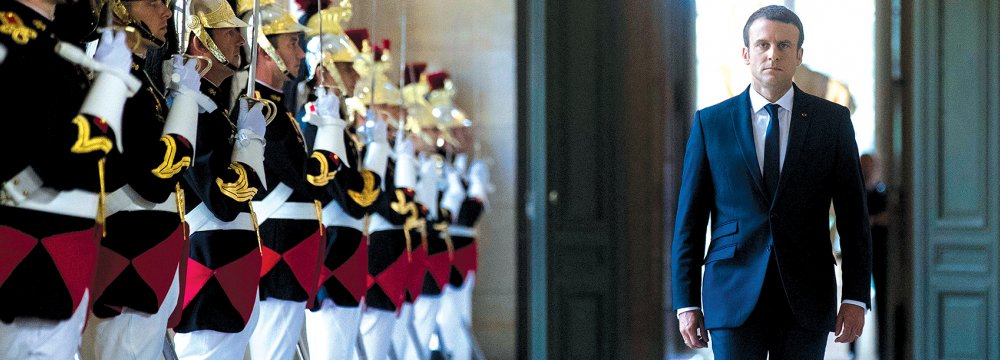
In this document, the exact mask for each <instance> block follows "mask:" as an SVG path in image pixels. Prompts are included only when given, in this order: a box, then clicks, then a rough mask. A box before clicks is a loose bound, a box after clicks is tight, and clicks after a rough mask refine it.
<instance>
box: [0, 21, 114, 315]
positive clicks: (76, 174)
mask: <svg viewBox="0 0 1000 360" xmlns="http://www.w3.org/2000/svg"><path fill="white" fill-rule="evenodd" d="M52 27H53V23H52V21H49V20H48V19H46V18H45V17H43V16H42V15H41V14H39V13H37V12H35V11H34V10H32V9H30V8H28V7H26V6H24V5H22V4H21V3H19V2H17V1H3V2H0V44H3V46H4V47H6V48H7V57H6V59H5V60H4V62H3V63H2V64H0V79H3V81H4V86H0V109H3V113H4V116H3V120H2V122H3V126H4V134H6V135H7V136H8V137H7V139H5V140H4V141H0V153H3V154H13V155H16V156H7V157H5V158H4V160H3V161H2V162H0V182H4V183H5V184H9V185H11V187H10V188H11V189H16V188H17V187H18V186H20V185H23V183H22V182H21V180H20V179H15V176H17V175H18V174H20V173H22V171H24V170H25V169H27V168H29V167H30V168H31V169H32V170H33V171H34V172H35V173H36V174H37V176H38V178H40V179H41V181H42V186H44V187H45V188H48V189H50V190H54V191H55V192H58V193H60V194H61V193H62V192H68V191H72V190H83V191H86V192H89V193H91V194H94V193H97V192H99V191H100V187H101V176H100V173H101V171H100V170H99V167H100V163H101V161H100V160H101V159H102V158H104V156H105V155H106V154H107V153H108V152H109V151H112V150H113V147H114V145H113V144H114V140H115V139H114V135H113V134H112V131H111V130H110V128H108V126H107V124H106V123H105V122H104V121H103V120H102V119H98V118H96V117H94V116H91V115H87V114H80V113H79V111H80V106H81V105H82V103H83V100H84V97H85V96H86V94H87V91H88V90H89V85H88V81H87V78H86V76H85V74H84V73H83V71H81V69H80V68H79V67H78V66H76V65H74V64H71V63H69V62H67V61H65V60H63V59H62V58H61V57H59V56H58V55H57V54H56V53H55V51H54V49H55V46H56V43H57V39H56V38H55V36H54V35H53V34H52ZM5 188H6V187H5ZM8 191H9V190H3V191H2V192H0V249H3V252H4V255H3V256H2V257H0V320H2V321H4V322H10V321H13V319H14V318H18V317H36V318H43V319H51V320H64V319H67V318H69V317H70V316H71V315H72V314H73V311H74V310H75V309H76V307H77V306H79V305H80V302H81V300H82V298H83V294H84V291H85V290H86V288H87V287H88V286H89V283H90V280H91V278H92V276H93V271H94V262H95V259H96V256H97V237H96V236H95V235H96V232H95V231H94V226H95V218H96V215H97V202H96V196H94V197H93V199H95V200H94V201H86V202H84V203H80V204H79V207H78V208H74V209H73V210H76V211H77V213H78V214H79V216H69V215H64V214H61V213H59V212H56V211H60V210H59V209H51V210H52V211H45V210H28V209H25V208H21V207H19V206H21V205H23V202H22V203H20V204H21V205H18V202H17V200H16V198H17V196H14V194H11V193H8ZM15 191H18V192H21V191H20V190H15ZM21 195H24V194H23V193H21ZM91 209H93V211H91Z"/></svg>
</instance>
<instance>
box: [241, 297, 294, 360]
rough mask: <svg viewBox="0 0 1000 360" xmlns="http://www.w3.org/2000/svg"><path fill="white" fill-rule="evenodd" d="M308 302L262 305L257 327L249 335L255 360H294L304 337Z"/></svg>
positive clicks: (282, 302)
mask: <svg viewBox="0 0 1000 360" xmlns="http://www.w3.org/2000/svg"><path fill="white" fill-rule="evenodd" d="M305 308H306V302H305V301H288V300H281V299H274V298H270V299H266V300H264V301H261V302H260V316H259V317H258V318H257V328H256V329H254V331H253V335H251V336H250V358H251V359H253V360H291V359H292V358H293V357H294V356H295V345H296V344H298V342H299V336H301V335H302V323H303V322H304V321H305V317H306V314H305V313H303V312H302V311H303V310H305Z"/></svg>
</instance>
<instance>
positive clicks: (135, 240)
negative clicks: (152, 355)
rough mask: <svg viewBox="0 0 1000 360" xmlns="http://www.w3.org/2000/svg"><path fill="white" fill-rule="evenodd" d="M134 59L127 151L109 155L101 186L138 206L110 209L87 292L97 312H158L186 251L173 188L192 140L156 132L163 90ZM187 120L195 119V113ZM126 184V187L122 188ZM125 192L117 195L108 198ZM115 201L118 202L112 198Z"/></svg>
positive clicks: (125, 121)
mask: <svg viewBox="0 0 1000 360" xmlns="http://www.w3.org/2000/svg"><path fill="white" fill-rule="evenodd" d="M132 61H133V66H132V75H133V76H135V77H136V78H138V79H139V80H140V81H142V87H141V88H140V89H139V91H138V92H137V93H136V94H135V95H134V96H132V97H131V98H129V99H128V101H126V102H125V109H124V112H123V116H122V132H123V134H124V135H125V137H124V138H123V139H124V141H125V144H124V147H125V149H126V151H124V152H122V153H113V154H112V155H111V156H109V157H108V175H109V176H108V184H106V188H107V191H108V192H109V193H112V192H116V191H121V192H122V193H126V192H127V193H128V194H129V195H130V196H138V197H139V198H138V199H135V200H134V201H132V203H142V204H143V205H142V206H141V207H138V208H143V210H137V208H128V209H129V210H127V211H120V212H116V213H114V214H110V215H109V216H108V219H107V226H106V228H107V231H106V232H105V236H104V238H103V239H101V254H100V256H99V259H98V268H97V276H96V277H95V281H94V292H93V295H92V296H95V297H96V299H97V301H96V302H95V303H94V308H93V312H94V315H96V316H98V317H110V316H115V315H118V314H120V313H121V309H122V307H129V308H131V309H134V310H138V311H142V312H146V313H150V314H152V313H156V312H157V310H158V309H159V307H160V305H161V304H162V303H163V301H164V299H165V297H166V295H167V291H168V290H169V289H170V284H171V282H172V280H173V278H174V272H175V270H176V269H177V265H178V263H179V262H180V261H181V259H182V258H184V259H186V258H187V252H186V250H187V249H186V248H185V246H184V245H185V242H184V239H185V237H186V236H185V235H186V234H185V231H186V230H185V229H184V228H183V227H182V226H181V223H180V216H179V215H178V213H177V201H176V198H170V195H172V194H174V193H175V192H176V191H177V189H178V187H177V186H178V183H179V181H180V179H181V176H182V174H183V173H184V170H185V169H187V167H188V166H189V165H190V163H191V160H192V157H193V155H194V154H193V152H192V150H193V149H192V147H191V140H193V139H187V138H184V137H183V136H180V135H177V134H166V135H162V136H161V134H162V132H163V126H164V123H165V122H166V118H167V113H168V108H167V101H166V99H165V98H164V96H163V92H162V91H163V90H162V88H161V86H160V85H159V84H154V83H153V82H152V80H151V79H150V76H149V75H148V74H147V73H146V71H145V70H144V69H143V68H141V67H140V65H139V64H144V63H145V62H146V60H145V59H143V58H140V57H138V56H133V59H132ZM192 115H194V114H192ZM188 121H198V120H197V118H196V117H192V118H191V119H188ZM126 186H127V187H128V189H125V190H122V188H125V187H126ZM175 196H176V195H175ZM181 196H183V195H181ZM122 199H123V198H122V197H116V198H115V199H113V200H112V202H115V201H116V200H117V201H118V202H121V200H122ZM168 200H169V201H168ZM153 204H162V205H161V206H158V207H157V208H158V210H150V209H145V208H150V207H151V205H153ZM118 206H123V204H111V207H118ZM172 310H173V309H166V310H165V311H172Z"/></svg>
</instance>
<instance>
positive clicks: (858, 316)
mask: <svg viewBox="0 0 1000 360" xmlns="http://www.w3.org/2000/svg"><path fill="white" fill-rule="evenodd" d="M864 329H865V309H864V308H862V307H860V306H857V305H854V304H840V311H839V312H837V327H836V328H834V335H836V336H837V339H836V340H835V341H836V342H838V343H850V342H854V341H856V340H858V338H859V337H861V332H862V331H864Z"/></svg>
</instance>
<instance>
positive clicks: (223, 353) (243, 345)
mask: <svg viewBox="0 0 1000 360" xmlns="http://www.w3.org/2000/svg"><path fill="white" fill-rule="evenodd" d="M258 316H260V292H259V291H258V292H257V294H256V295H254V304H253V312H252V313H250V320H248V321H247V325H246V326H245V327H243V330H242V331H240V332H238V333H224V332H218V331H214V330H196V331H192V332H189V333H183V334H182V333H178V334H175V335H174V347H175V348H176V350H177V358H178V359H179V360H243V355H244V354H245V353H246V350H247V345H249V343H250V334H251V333H252V332H253V330H254V328H256V327H257V317H258Z"/></svg>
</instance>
